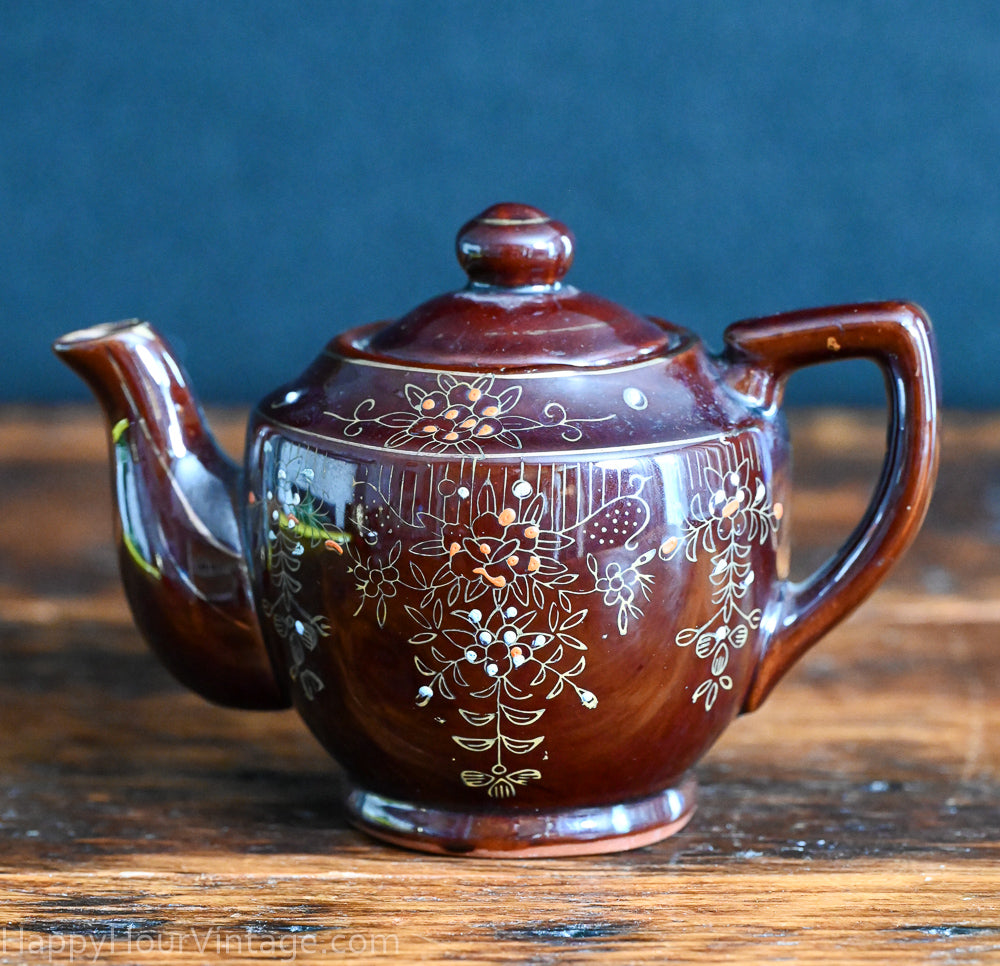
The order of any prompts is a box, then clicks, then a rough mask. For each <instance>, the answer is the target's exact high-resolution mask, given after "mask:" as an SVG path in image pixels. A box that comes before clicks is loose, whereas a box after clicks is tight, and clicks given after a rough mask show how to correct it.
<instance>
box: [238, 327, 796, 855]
mask: <svg viewBox="0 0 1000 966" xmlns="http://www.w3.org/2000/svg"><path fill="white" fill-rule="evenodd" d="M678 427H683V435H681V436H680V437H678V435H677V429H678ZM249 440H250V445H249V447H248V456H247V460H248V463H247V467H246V480H247V493H246V502H245V507H246V531H247V545H248V547H249V552H250V561H251V578H252V581H253V585H254V588H255V593H256V595H257V603H258V613H259V615H260V621H261V626H262V630H263V635H264V639H265V642H266V644H267V646H268V649H269V652H270V654H271V657H272V661H273V663H274V666H275V670H276V674H277V675H279V676H280V677H282V678H283V679H284V680H285V681H286V682H287V684H288V686H289V687H290V690H291V696H292V700H293V701H294V703H295V705H296V706H297V708H298V710H299V711H300V712H301V714H302V716H303V718H304V719H305V721H306V722H307V724H308V725H309V727H310V728H311V729H312V731H313V732H314V733H315V734H316V736H317V737H318V738H319V740H320V741H321V742H322V744H323V745H324V746H325V747H326V748H327V749H328V750H329V751H330V752H331V753H332V754H333V755H334V757H335V758H336V759H337V760H338V761H339V762H340V763H341V765H342V766H343V767H344V768H345V770H346V772H347V774H348V776H349V778H350V780H351V782H352V784H353V785H354V787H355V789H356V792H355V794H354V795H353V796H352V801H354V802H355V803H357V802H358V801H359V800H363V801H364V802H371V801H373V800H374V801H377V802H378V804H379V809H380V814H379V819H378V821H375V820H369V819H370V816H366V815H365V814H364V806H363V805H362V806H358V807H357V809H356V811H360V812H361V814H360V815H359V814H355V818H356V819H357V820H360V822H361V824H363V825H366V827H368V828H369V830H370V831H374V832H375V833H376V834H383V835H384V836H387V837H392V835H391V834H389V833H388V832H387V828H386V821H385V811H386V809H387V808H388V807H389V806H388V805H387V804H386V803H391V804H392V806H393V807H394V809H395V812H394V815H395V817H396V818H397V819H398V818H399V814H400V813H401V812H403V813H405V812H412V813H414V814H416V813H419V816H420V822H419V824H420V827H421V828H423V829H425V832H424V834H423V838H422V839H421V837H420V836H419V835H418V834H417V833H416V831H415V830H414V829H415V828H416V822H415V820H414V821H409V820H408V819H401V820H400V821H397V822H396V824H397V825H398V826H399V828H397V829H396V833H397V837H398V838H399V839H400V840H402V841H405V842H406V843H407V844H417V845H423V846H426V845H427V842H428V841H429V842H431V843H432V844H433V843H440V841H449V842H452V847H453V848H455V849H461V850H468V849H471V850H474V851H481V852H482V851H485V852H489V851H490V850H491V845H490V843H489V842H488V841H479V840H478V836H479V834H480V833H479V832H478V831H473V832H467V834H464V835H462V836H458V838H457V840H458V842H459V844H457V845H456V844H455V841H456V836H455V835H450V836H448V835H444V834H443V833H442V832H441V830H440V829H437V828H435V821H437V823H438V824H441V823H442V822H446V819H445V818H443V817H442V816H448V815H462V816H463V817H464V820H465V821H466V822H468V820H469V816H475V815H485V816H490V815H491V813H494V812H495V811H496V809H497V807H498V806H499V805H501V804H502V807H503V809H504V811H505V814H506V815H507V816H508V820H509V821H510V822H513V823H517V822H518V821H519V818H518V816H524V815H536V816H537V814H539V813H541V814H545V815H548V816H550V819H551V816H553V815H561V816H566V815H569V816H573V815H580V814H589V813H590V812H592V811H593V810H595V809H596V810H598V811H600V810H601V809H608V808H612V807H619V808H620V803H622V802H623V801H625V802H635V803H640V807H638V811H643V810H646V811H648V810H649V808H650V807H651V806H650V803H651V802H652V803H653V805H654V806H656V803H659V806H657V807H658V808H659V809H661V810H662V808H664V807H669V808H670V809H672V810H673V811H675V812H676V813H677V814H676V815H674V816H673V819H674V824H676V823H678V822H681V821H683V820H686V818H687V816H688V814H689V813H690V809H691V806H692V804H693V798H692V795H691V793H690V790H688V791H687V792H685V793H683V794H682V791H681V790H683V789H685V787H686V786H685V773H686V772H687V770H688V769H689V768H690V766H691V765H692V764H693V763H694V762H695V761H696V760H697V759H698V758H699V757H700V756H701V755H702V754H703V753H704V751H705V750H706V748H707V747H709V746H710V745H711V744H712V743H713V742H714V741H715V739H716V738H717V737H718V735H719V734H720V733H721V732H722V730H723V729H724V728H725V727H726V725H727V724H728V723H729V722H730V720H731V719H732V718H733V717H734V715H736V714H737V713H738V712H739V710H740V707H741V704H742V701H743V698H744V696H745V694H746V692H747V689H748V687H749V686H750V682H751V680H752V678H753V674H754V670H755V668H756V666H757V662H758V658H759V656H760V653H761V652H762V650H763V648H764V646H765V644H766V640H765V639H766V633H767V630H766V629H767V625H768V621H767V615H768V614H769V613H770V612H771V611H772V609H773V607H774V604H775V601H776V596H777V593H778V588H779V586H780V578H781V577H783V576H784V573H783V570H784V561H785V560H786V559H787V552H786V529H787V528H786V525H785V521H783V517H784V507H785V505H786V488H787V482H788V473H787V444H786V436H785V432H784V428H783V425H782V423H781V420H780V418H779V417H777V416H775V415H773V414H772V415H770V416H768V415H766V414H764V413H762V412H760V411H754V410H753V409H752V408H751V407H750V406H748V405H747V402H746V400H744V399H742V398H741V397H739V396H738V395H737V394H736V393H733V392H731V391H729V390H728V389H727V388H726V386H725V382H724V380H722V379H720V377H719V371H718V367H717V364H716V362H715V361H714V360H713V359H711V358H710V357H709V356H708V355H707V354H706V353H705V352H704V351H703V349H702V347H701V345H700V343H699V342H697V340H695V339H693V338H690V337H687V338H686V340H685V342H684V344H683V345H682V346H679V347H678V350H677V352H676V353H675V354H674V355H673V356H672V357H670V358H669V359H663V358H658V359H656V360H652V361H649V362H644V363H639V364H635V365H626V366H620V367H611V368H609V369H606V370H598V371H593V370H592V371H589V372H587V373H586V374H580V373H578V372H574V371H573V370H572V369H565V370H562V371H547V372H531V371H520V372H512V373H495V372H494V373H482V372H460V371H444V370H435V369H430V368H418V369H415V368H408V367H404V366H401V365H400V366H392V365H387V364H385V363H378V364H376V363H372V362H369V361H367V360H365V359H359V358H350V357H349V356H348V355H346V354H345V355H341V354H340V353H339V352H338V349H337V345H336V344H334V345H332V346H331V347H330V350H329V351H328V352H327V353H324V355H323V356H321V357H320V359H319V360H318V361H317V363H316V364H315V365H314V366H313V367H312V369H311V370H310V371H309V372H307V374H306V375H305V376H304V377H303V378H302V379H300V380H299V381H297V382H296V383H292V384H289V385H288V386H285V387H282V388H281V389H280V390H278V391H277V392H275V393H274V394H272V395H271V396H269V397H268V398H267V399H265V400H264V401H263V402H262V403H261V405H260V406H259V407H258V408H257V410H256V413H255V415H254V420H253V423H252V425H251V429H250V436H249ZM664 796H667V798H668V800H667V801H666V803H665V804H664ZM670 796H672V797H670ZM656 810H657V808H656V807H654V811H656ZM431 816H433V817H434V818H433V819H432V817H431ZM494 821H496V819H495V818H494ZM643 821H644V820H643V819H641V818H636V817H634V816H631V817H629V818H628V819H627V820H625V821H624V823H623V822H622V821H619V825H622V827H621V828H619V829H618V830H617V832H616V833H615V834H614V835H612V836H611V837H610V839H609V840H610V841H614V842H615V843H616V844H614V845H613V846H610V845H609V847H616V848H620V847H622V846H621V843H620V839H622V838H627V837H629V836H633V837H634V836H640V837H641V836H642V835H643V834H646V835H650V834H655V837H659V830H662V829H663V827H664V823H663V821H662V815H660V814H659V813H657V817H656V821H655V822H654V823H653V824H654V825H655V826H656V829H655V830H654V829H652V828H645V827H644V826H643ZM400 822H402V824H400ZM410 825H413V829H410V828H409V826H410ZM428 829H430V831H426V830H428ZM389 832H391V829H390V830H389ZM663 834H665V833H663ZM483 835H484V837H485V838H488V834H486V833H483ZM498 836H499V840H500V841H499V843H494V846H495V847H496V848H502V847H503V842H504V841H508V842H509V841H510V839H511V837H510V835H509V830H507V831H501V833H498ZM415 840H416V841H415ZM583 841H584V844H585V846H586V848H585V850H587V851H593V850H594V848H595V842H594V841H593V840H588V838H587V837H586V836H584V837H583ZM520 846H521V849H522V854H523V850H524V848H525V847H526V846H525V843H524V842H521V843H520ZM554 847H557V846H553V841H552V837H551V836H548V837H547V838H546V845H545V848H546V849H548V850H552V849H553V848H554ZM580 847H581V842H580V836H579V833H578V830H577V834H576V835H575V836H574V837H573V840H572V843H571V844H570V846H569V850H570V851H572V850H574V849H578V848H580Z"/></svg>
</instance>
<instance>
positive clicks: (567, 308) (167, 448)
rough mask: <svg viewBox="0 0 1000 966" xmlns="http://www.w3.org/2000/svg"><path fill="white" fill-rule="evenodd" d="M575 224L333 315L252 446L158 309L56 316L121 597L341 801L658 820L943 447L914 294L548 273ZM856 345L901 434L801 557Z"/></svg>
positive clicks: (209, 691)
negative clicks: (698, 321)
mask: <svg viewBox="0 0 1000 966" xmlns="http://www.w3.org/2000/svg"><path fill="white" fill-rule="evenodd" d="M574 245H575V242H574V240H573V237H572V234H571V233H570V232H569V230H568V229H567V228H566V227H565V226H564V225H562V224H561V223H559V222H556V221H554V220H553V219H551V218H549V217H548V216H547V215H544V214H543V213H542V212H540V211H538V210H537V209H535V208H530V207H528V206H524V205H515V204H501V205H495V206H493V207H492V208H489V209H487V210H486V211H485V212H483V213H482V214H481V215H479V216H478V217H477V218H474V219H473V220H472V221H470V222H469V223H467V224H466V225H465V226H463V228H462V229H461V230H460V232H459V234H458V238H457V241H456V250H457V253H458V256H459V261H460V262H461V264H462V266H463V268H464V269H465V271H466V274H467V276H468V285H467V286H466V287H465V288H463V289H461V290H459V291H456V292H452V293H449V294H446V295H443V296H439V297H437V298H435V299H432V300H431V301H429V302H426V303H423V304H422V305H419V306H417V307H416V308H415V309H413V310H412V311H411V312H410V313H408V314H407V315H405V316H403V317H401V318H400V319H398V320H396V321H394V322H391V323H384V324H377V325H373V326H367V327H363V328H360V329H354V330H351V331H350V332H347V333H345V334H343V335H341V336H339V337H338V338H336V339H334V341H333V342H331V343H330V344H329V345H328V346H327V348H326V350H325V351H324V352H323V353H322V354H321V355H320V356H319V357H318V358H317V359H316V361H315V362H314V363H313V365H312V366H311V367H310V368H309V369H307V370H306V372H304V373H303V374H302V375H301V376H300V377H299V378H298V379H297V380H295V381H294V382H292V383H288V384H286V385H285V386H283V387H282V388H280V389H279V390H277V391H276V392H274V393H272V394H271V395H269V396H268V397H266V398H265V399H264V400H263V401H262V402H261V403H260V405H259V406H258V407H257V408H256V410H255V411H254V414H253V416H252V418H251V423H250V427H249V431H248V440H247V442H248V445H247V453H246V457H245V463H244V466H243V467H242V469H240V468H238V467H236V466H234V465H233V464H232V463H231V461H230V460H229V459H228V457H227V456H226V455H225V453H223V452H222V451H221V450H220V449H219V448H218V446H216V445H215V443H214V441H213V440H212V438H211V434H210V433H209V431H208V429H207V427H206V426H205V424H204V421H203V419H202V417H201V413H200V410H199V407H198V405H197V402H196V400H195V398H194V396H193V394H192V392H191V390H190V386H189V382H188V379H187V376H186V374H185V373H184V371H183V368H182V367H181V366H180V364H179V363H178V361H177V359H176V358H175V356H174V355H173V354H172V352H171V351H170V349H169V347H168V346H167V344H166V343H165V342H164V340H163V339H162V338H161V337H160V336H159V334H158V333H157V332H156V331H155V330H154V329H153V328H152V327H151V326H149V325H148V324H147V323H144V322H141V321H139V320H130V321H127V322H121V323H111V324H106V325H99V326H95V327H92V328H90V329H85V330H82V331H78V332H74V333H70V334H68V335H67V336H64V337H63V338H62V339H60V340H59V341H57V343H56V344H55V349H56V351H57V352H58V353H59V354H60V356H61V357H62V358H64V359H65V361H66V362H67V363H68V364H70V365H71V366H72V367H73V368H74V369H76V370H77V371H78V372H79V373H80V374H81V375H82V376H83V378H84V379H86V380H87V381H88V383H89V384H90V385H91V387H92V388H93V389H94V392H95V394H96V395H97V397H98V399H99V400H100V401H101V404H102V406H103V407H104V410H105V416H106V419H107V423H108V428H109V435H110V441H111V465H112V472H113V475H114V493H115V498H116V501H117V505H118V511H119V512H118V520H117V523H116V528H117V536H118V543H119V560H120V562H121V568H122V574H123V579H124V584H125V590H126V594H127V596H128V598H129V602H130V604H131V606H132V611H133V614H134V616H135V618H136V622H137V624H138V626H139V628H140V630H141V631H142V633H143V634H144V636H145V637H146V638H147V640H148V641H149V643H150V644H151V646H152V647H153V648H154V649H155V650H156V652H157V653H158V654H159V655H160V656H161V657H162V659H163V660H164V662H165V663H166V665H167V666H168V667H169V668H170V669H171V670H172V671H173V673H174V674H175V675H176V676H177V677H178V679H179V680H181V681H182V682H184V683H185V684H187V685H189V686H190V687H192V688H194V689H195V690H196V691H198V692H199V693H201V694H202V695H204V696H205V697H207V698H209V699H210V700H213V701H218V702H220V703H225V704H230V705H233V706H238V707H247V708H279V707H284V706H287V705H289V704H294V705H295V706H296V707H297V708H298V710H299V711H300V713H301V715H302V717H303V719H304V720H305V722H306V723H307V725H308V726H309V727H310V728H311V729H312V731H313V732H314V733H315V735H316V736H317V737H318V738H319V740H320V741H321V742H322V744H323V745H324V746H325V747H326V748H327V749H328V750H329V751H330V752H331V753H332V754H333V756H334V757H335V758H336V759H337V760H338V761H339V762H340V763H341V765H342V766H343V767H344V769H345V771H346V773H347V776H348V779H349V782H350V792H349V796H348V799H347V810H348V814H349V815H350V817H351V818H352V819H353V821H354V822H355V823H356V824H358V825H359V826H360V827H362V828H364V829H366V830H367V831H369V832H371V833H372V834H374V835H376V836H379V837H381V838H384V839H387V840H389V841H393V842H397V843H400V844H404V845H407V846H412V847H415V848H419V849H426V850H430V851H438V852H447V853H471V854H476V855H495V856H510V855H519V856H524V855H553V854H572V853H581V852H600V851H610V850H615V849H622V848H630V847H635V846H638V845H643V844H647V843H649V842H654V841H656V840H657V839H660V838H663V837H665V836H667V835H669V834H671V833H672V832H673V831H675V830H676V829H678V828H680V827H681V826H682V825H683V824H684V823H685V822H686V821H687V820H688V818H689V817H690V815H691V812H692V809H693V807H694V783H693V781H692V780H691V778H690V777H688V776H689V769H690V768H691V767H692V765H694V763H695V762H697V760H698V759H699V758H700V756H701V755H702V754H703V753H704V752H705V751H706V750H707V749H708V748H709V747H710V746H711V745H712V743H713V742H714V741H715V740H716V739H717V738H718V736H719V735H720V734H721V732H722V731H723V729H724V728H725V727H726V726H727V724H728V723H729V722H730V721H731V720H732V718H733V717H734V716H735V715H737V714H738V713H740V712H741V711H752V710H754V709H755V708H756V707H758V706H759V705H760V703H761V702H762V701H763V700H764V699H765V698H766V696H767V695H768V694H769V693H770V691H771V689H772V688H773V687H774V685H775V684H776V683H777V682H778V681H779V680H780V679H781V677H782V676H783V675H784V674H785V673H787V671H788V670H789V668H791V667H792V666H793V665H794V664H795V662H796V661H797V660H798V659H799V658H800V657H801V656H802V655H803V654H804V653H805V652H806V650H808V648H810V647H811V646H812V645H813V644H814V643H815V642H816V641H817V640H819V639H820V638H821V637H822V635H823V634H824V633H826V632H827V631H828V630H829V629H830V628H832V627H833V626H835V625H836V624H837V622H838V621H840V620H842V619H843V618H844V617H845V616H846V615H847V614H848V613H850V612H851V610H853V609H854V608H855V607H857V606H858V605H859V604H860V603H861V602H862V601H863V600H864V598H865V597H866V596H867V595H868V594H870V593H871V592H872V591H873V590H874V589H875V587H876V586H877V585H878V584H879V583H880V582H881V581H882V580H883V579H884V578H885V576H886V574H887V573H888V571H889V569H890V568H891V566H892V564H893V563H894V562H895V560H896V559H897V558H898V557H899V555H900V554H901V553H902V552H903V551H904V550H905V549H906V548H907V546H909V544H910V543H911V542H912V540H913V539H914V537H915V536H916V534H917V531H918V530H919V527H920V524H921V522H922V520H923V518H924V514H925V513H926V510H927V506H928V503H929V500H930V496H931V492H932V488H933V483H934V478H935V474H936V469H937V459H938V435H937V379H936V374H935V359H934V344H933V337H932V331H931V327H930V322H929V320H928V318H927V316H926V315H925V314H924V313H923V311H922V310H921V309H920V308H919V307H918V306H915V305H912V304H909V303H904V302H882V303H868V304H857V305H843V306H830V307H827V308H821V309H811V310H802V311H796V312H786V313H782V314H780V315H773V316H769V317H767V318H761V319H751V320H746V321H742V322H736V323H734V324H732V325H730V326H729V327H728V328H727V329H726V333H725V341H726V345H725V348H724V350H723V352H722V353H721V354H720V355H718V356H713V355H710V354H709V353H707V352H706V351H705V350H704V349H703V347H702V345H701V343H700V342H699V341H698V340H697V339H696V338H695V337H694V336H692V335H691V334H690V333H689V332H687V331H686V330H684V329H682V328H679V327H677V326H674V325H671V324H670V323H668V322H664V321H662V320H658V319H653V318H650V317H647V316H640V315H636V314H634V313H632V312H630V311H628V310H626V309H624V308H622V307H620V306H616V305H614V304H613V303H610V302H608V301H607V300H605V299H602V298H600V297H598V296H594V295H588V294H586V293H582V292H580V291H578V290H577V289H575V288H574V287H573V286H570V285H566V284H565V283H564V282H563V276H564V275H565V273H566V271H567V269H568V268H569V265H570V263H571V261H572V256H573V251H574ZM858 358H864V359H868V360H870V361H872V362H874V363H875V364H876V365H877V366H878V367H879V368H880V369H881V370H882V373H883V375H884V377H885V384H886V390H887V398H888V402H889V407H888V412H889V427H888V433H887V448H886V459H885V464H884V466H883V469H882V473H881V476H880V479H879V483H878V485H877V486H876V488H875V492H874V494H873V497H872V500H871V502H870V504H869V506H868V507H867V509H866V510H865V513H864V515H863V516H862V518H861V520H860V521H859V523H858V525H857V526H856V527H855V528H854V530H853V531H852V532H851V534H850V536H849V537H848V538H847V540H846V541H845V543H844V545H843V546H842V547H841V548H840V549H839V550H838V551H837V552H836V553H835V554H833V555H832V557H831V558H830V560H829V561H827V563H826V564H824V565H823V566H822V567H821V568H820V569H819V570H817V571H816V572H815V573H814V574H812V575H811V576H810V577H808V578H807V579H805V580H803V581H801V582H791V581H789V580H788V579H787V576H788V558H789V546H788V544H789V540H788V537H789V533H788V514H787V512H786V508H787V507H788V505H789V503H788V501H789V493H788V490H789V451H788V441H787V434H786V432H785V429H784V426H783V423H782V420H781V416H780V412H779V409H780V402H781V397H782V392H783V388H784V385H785V382H786V380H787V378H788V377H789V376H790V375H791V374H792V373H793V372H795V371H797V370H799V369H801V368H803V367H806V366H812V365H816V364H821V363H827V362H833V361H837V360H840V359H858Z"/></svg>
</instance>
